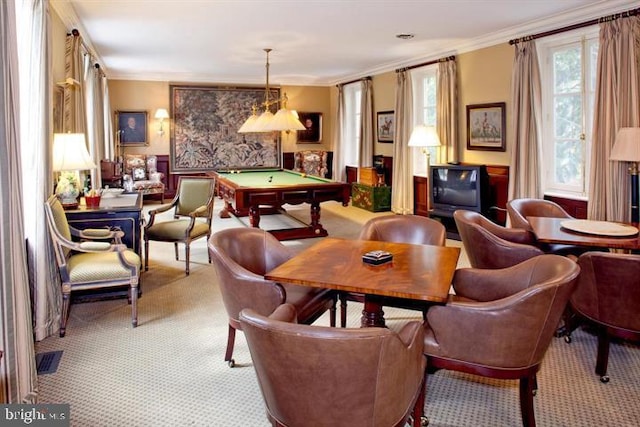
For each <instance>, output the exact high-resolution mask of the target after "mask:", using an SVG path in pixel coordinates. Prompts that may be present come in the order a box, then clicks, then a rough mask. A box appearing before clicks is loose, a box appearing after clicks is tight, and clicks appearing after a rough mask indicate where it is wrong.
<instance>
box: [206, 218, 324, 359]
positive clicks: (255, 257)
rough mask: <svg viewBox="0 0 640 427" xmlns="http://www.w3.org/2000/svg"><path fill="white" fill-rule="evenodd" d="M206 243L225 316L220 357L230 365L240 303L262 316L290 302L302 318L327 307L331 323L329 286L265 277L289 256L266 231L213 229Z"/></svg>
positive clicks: (305, 320) (312, 317) (308, 318)
mask: <svg viewBox="0 0 640 427" xmlns="http://www.w3.org/2000/svg"><path fill="white" fill-rule="evenodd" d="M208 247H209V254H210V257H211V259H212V260H213V264H214V267H215V271H216V276H217V278H218V287H219V289H220V293H221V294H222V301H223V303H224V308H225V310H226V311H227V316H228V318H229V333H228V338H227V350H226V353H225V357H224V360H225V362H227V363H228V364H229V366H230V367H233V366H234V365H235V361H234V360H233V346H234V343H235V336H236V330H238V329H239V330H242V326H241V324H240V321H239V314H240V311H241V310H242V309H244V308H251V309H252V310H254V311H256V312H257V313H259V314H261V315H264V316H268V315H270V314H271V313H272V312H273V311H274V310H275V309H276V308H277V307H278V306H279V305H280V304H284V303H285V302H286V303H290V304H293V305H294V306H295V308H296V310H297V313H298V321H299V322H300V323H305V324H311V323H313V322H315V321H316V320H317V319H318V318H319V317H320V316H322V315H323V314H324V313H325V312H326V311H327V310H329V316H330V317H329V323H330V325H331V326H335V324H336V301H337V296H336V293H335V292H334V291H331V290H328V289H319V288H308V287H305V286H297V285H289V284H280V283H276V282H273V281H270V280H265V278H264V275H265V273H267V272H268V271H271V270H273V269H274V268H276V267H277V266H279V265H280V264H282V263H283V262H285V261H287V260H288V259H289V258H291V257H292V253H291V252H290V250H289V248H287V247H286V246H285V245H283V244H282V243H281V242H280V241H278V239H276V238H275V237H273V236H272V235H271V234H270V233H268V232H266V231H264V230H262V229H259V228H251V227H242V228H229V229H226V230H221V231H218V232H217V233H214V234H213V235H212V236H211V238H210V239H209V242H208Z"/></svg>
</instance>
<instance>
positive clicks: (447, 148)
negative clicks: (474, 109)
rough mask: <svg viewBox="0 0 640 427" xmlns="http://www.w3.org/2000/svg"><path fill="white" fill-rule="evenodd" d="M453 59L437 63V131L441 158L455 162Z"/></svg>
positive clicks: (456, 102) (455, 132) (456, 153)
mask: <svg viewBox="0 0 640 427" xmlns="http://www.w3.org/2000/svg"><path fill="white" fill-rule="evenodd" d="M457 69H458V66H457V64H456V61H455V60H447V61H444V62H440V63H439V64H438V73H437V81H436V85H437V90H436V92H437V96H438V100H437V117H438V120H437V131H438V136H439V137H440V143H441V144H442V147H441V148H440V150H442V151H441V153H442V154H441V156H442V159H444V161H445V162H457V161H458V158H459V153H458V108H457V105H458V99H457V97H458V87H457V78H456V74H457Z"/></svg>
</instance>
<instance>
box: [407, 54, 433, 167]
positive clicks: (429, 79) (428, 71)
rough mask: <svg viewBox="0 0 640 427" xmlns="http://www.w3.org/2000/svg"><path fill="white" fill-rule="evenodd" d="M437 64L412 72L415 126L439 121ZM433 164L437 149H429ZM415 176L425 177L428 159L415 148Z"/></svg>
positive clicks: (420, 149) (428, 124) (420, 150)
mask: <svg viewBox="0 0 640 427" xmlns="http://www.w3.org/2000/svg"><path fill="white" fill-rule="evenodd" d="M437 70H438V66H437V65H436V64H434V65H430V66H427V67H421V68H416V69H415V70H412V71H411V81H412V84H413V124H414V125H421V124H425V125H427V126H435V125H436V120H437V108H436V106H437V99H438V97H437V85H436V72H437ZM428 149H429V154H430V156H431V163H437V162H438V161H439V160H440V159H439V157H438V154H439V150H438V148H437V147H429V148H428ZM414 150H415V151H414V155H413V174H414V175H425V176H426V171H427V158H426V156H425V155H424V154H423V152H422V148H414Z"/></svg>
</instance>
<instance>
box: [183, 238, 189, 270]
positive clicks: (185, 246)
mask: <svg viewBox="0 0 640 427" xmlns="http://www.w3.org/2000/svg"><path fill="white" fill-rule="evenodd" d="M189 252H190V250H189V242H187V243H185V245H184V255H185V258H186V259H187V261H186V263H187V267H186V269H185V271H186V273H187V276H188V275H189V255H190V254H189Z"/></svg>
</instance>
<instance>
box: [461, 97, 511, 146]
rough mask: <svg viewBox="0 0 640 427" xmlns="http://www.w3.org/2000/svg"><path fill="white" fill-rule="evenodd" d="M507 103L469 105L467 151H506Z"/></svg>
mask: <svg viewBox="0 0 640 427" xmlns="http://www.w3.org/2000/svg"><path fill="white" fill-rule="evenodd" d="M505 118H506V117H505V103H504V102H496V103H493V104H477V105H467V150H485V151H505V150H506V144H505V139H506V138H505V133H506V120H505Z"/></svg>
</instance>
